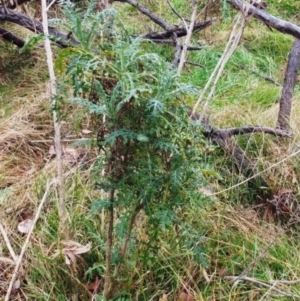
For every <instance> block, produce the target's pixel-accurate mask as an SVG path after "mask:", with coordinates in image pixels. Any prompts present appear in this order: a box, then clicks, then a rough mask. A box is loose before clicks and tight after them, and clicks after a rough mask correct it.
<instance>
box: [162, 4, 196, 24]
mask: <svg viewBox="0 0 300 301" xmlns="http://www.w3.org/2000/svg"><path fill="white" fill-rule="evenodd" d="M167 3H168V5H169V6H170V8H171V10H172V12H173V13H174V14H175V15H176V16H177V17H178V18H179V19H181V20H182V22H183V24H185V27H186V28H187V24H186V22H191V21H190V20H188V19H185V18H183V17H182V16H181V15H180V14H179V12H178V11H177V10H176V9H175V7H174V6H173V5H172V3H171V2H170V0H167Z"/></svg>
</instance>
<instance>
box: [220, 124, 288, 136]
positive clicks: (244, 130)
mask: <svg viewBox="0 0 300 301" xmlns="http://www.w3.org/2000/svg"><path fill="white" fill-rule="evenodd" d="M217 131H218V132H220V133H221V134H223V135H228V136H234V135H244V134H252V133H266V134H270V135H274V136H280V137H291V136H292V133H290V132H288V131H285V130H280V129H273V128H270V127H265V126H245V127H240V128H228V129H220V130H217Z"/></svg>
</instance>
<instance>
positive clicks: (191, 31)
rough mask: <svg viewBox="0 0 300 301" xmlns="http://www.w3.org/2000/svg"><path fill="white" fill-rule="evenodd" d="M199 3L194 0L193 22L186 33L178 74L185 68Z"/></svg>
mask: <svg viewBox="0 0 300 301" xmlns="http://www.w3.org/2000/svg"><path fill="white" fill-rule="evenodd" d="M198 4H199V0H194V3H193V10H192V17H191V24H190V26H189V29H188V32H187V35H186V39H185V42H184V44H183V49H182V52H181V57H180V62H179V65H178V69H177V76H180V74H181V71H182V69H183V66H184V63H185V60H186V56H187V48H188V46H189V44H190V41H191V38H192V34H193V29H194V24H195V21H196V17H197V8H198Z"/></svg>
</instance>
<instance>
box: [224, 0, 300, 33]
mask: <svg viewBox="0 0 300 301" xmlns="http://www.w3.org/2000/svg"><path fill="white" fill-rule="evenodd" d="M227 2H228V3H229V4H230V5H231V6H232V7H233V8H235V9H237V10H239V11H241V12H243V13H246V14H247V15H248V16H252V17H254V18H255V19H257V20H260V21H262V22H263V23H265V24H266V25H268V26H270V27H271V28H274V29H276V30H278V31H280V32H282V33H286V34H290V35H292V36H294V37H295V38H297V39H300V27H299V26H297V25H295V24H293V23H290V22H287V21H284V20H282V19H279V18H276V17H274V16H272V15H270V14H269V13H267V12H266V11H265V10H263V9H258V8H256V7H255V6H253V5H251V4H249V3H247V2H246V1H243V0H227Z"/></svg>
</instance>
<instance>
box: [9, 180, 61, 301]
mask: <svg viewBox="0 0 300 301" xmlns="http://www.w3.org/2000/svg"><path fill="white" fill-rule="evenodd" d="M55 182H56V180H52V181H51V182H50V184H49V183H47V187H46V191H45V193H44V195H43V198H42V200H41V203H40V205H39V207H38V209H37V212H36V214H35V217H34V220H33V222H32V226H31V229H30V230H29V232H28V234H27V237H26V240H25V242H24V244H23V246H22V249H21V253H20V255H19V257H18V259H17V261H16V266H15V269H14V272H13V275H12V277H11V280H10V283H9V287H8V289H7V292H6V296H5V300H4V301H9V299H10V294H11V291H12V288H13V285H14V283H15V281H16V279H17V276H18V273H19V270H20V267H21V264H22V260H23V257H24V254H25V252H26V250H27V247H28V244H29V240H30V237H31V235H32V233H33V230H34V227H35V225H36V223H37V221H38V219H39V217H40V215H41V211H42V208H43V205H44V203H45V202H46V199H47V196H48V194H49V191H50V187H51V186H52V185H53V184H54V183H55Z"/></svg>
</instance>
